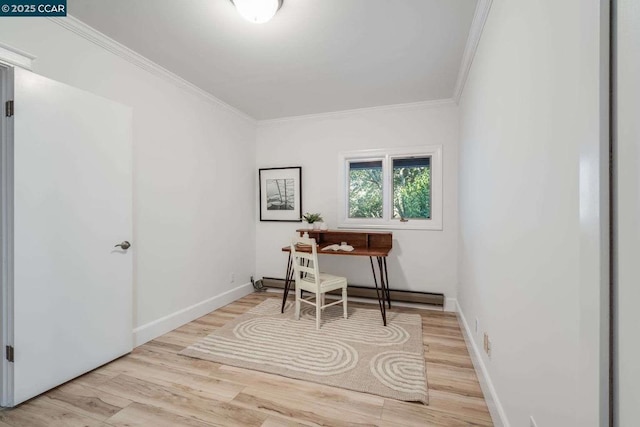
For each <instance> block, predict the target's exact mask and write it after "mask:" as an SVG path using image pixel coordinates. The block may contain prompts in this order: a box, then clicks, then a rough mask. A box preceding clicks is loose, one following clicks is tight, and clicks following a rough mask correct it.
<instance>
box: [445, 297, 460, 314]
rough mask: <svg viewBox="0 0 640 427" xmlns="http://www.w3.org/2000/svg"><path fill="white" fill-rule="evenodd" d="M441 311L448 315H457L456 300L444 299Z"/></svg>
mask: <svg viewBox="0 0 640 427" xmlns="http://www.w3.org/2000/svg"><path fill="white" fill-rule="evenodd" d="M443 311H448V312H450V313H457V312H458V300H457V299H455V298H449V297H445V299H444V308H443Z"/></svg>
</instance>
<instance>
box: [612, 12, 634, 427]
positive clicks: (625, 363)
mask: <svg viewBox="0 0 640 427" xmlns="http://www.w3.org/2000/svg"><path fill="white" fill-rule="evenodd" d="M615 19H616V21H617V28H616V29H615V34H616V37H617V43H616V47H617V55H616V56H617V59H616V62H617V64H616V71H615V76H616V79H617V82H616V86H617V90H616V103H615V108H616V117H617V127H616V131H615V132H616V142H615V144H616V151H615V156H616V176H615V178H614V180H615V181H614V182H615V184H616V189H617V200H616V205H615V209H616V217H615V221H616V228H617V232H616V249H615V250H616V255H617V256H616V266H617V278H616V281H615V283H616V291H615V293H616V298H615V300H614V302H615V308H616V312H615V313H616V314H615V322H616V327H617V328H616V329H617V331H616V332H617V334H616V343H615V347H614V352H615V353H614V354H615V355H616V357H617V358H616V359H615V362H614V363H615V365H616V373H615V385H614V393H615V397H616V403H615V409H616V417H615V426H616V427H625V426H633V425H637V424H638V420H640V405H638V402H640V364H639V363H638V361H639V360H640V339H638V325H640V311H639V310H638V302H639V301H640V286H638V280H639V279H638V278H639V277H640V263H639V262H638V252H639V250H638V248H639V247H640V222H639V221H638V218H640V169H638V165H640V144H639V141H640V121H638V112H639V111H640V98H638V93H640V80H638V75H639V73H640V44H638V40H640V4H639V3H638V2H637V1H635V0H618V1H617V11H616V17H615Z"/></svg>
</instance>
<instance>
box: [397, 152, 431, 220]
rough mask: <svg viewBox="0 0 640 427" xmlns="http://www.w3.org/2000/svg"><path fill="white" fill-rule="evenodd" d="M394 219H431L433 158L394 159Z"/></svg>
mask: <svg viewBox="0 0 640 427" xmlns="http://www.w3.org/2000/svg"><path fill="white" fill-rule="evenodd" d="M393 217H394V218H418V219H430V218H431V158H430V157H419V158H418V157H416V158H408V159H393Z"/></svg>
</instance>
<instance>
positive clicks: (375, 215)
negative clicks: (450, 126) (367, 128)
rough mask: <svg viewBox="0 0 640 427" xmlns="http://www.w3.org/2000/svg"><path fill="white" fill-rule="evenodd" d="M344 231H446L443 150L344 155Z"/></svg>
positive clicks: (355, 152)
mask: <svg viewBox="0 0 640 427" xmlns="http://www.w3.org/2000/svg"><path fill="white" fill-rule="evenodd" d="M340 169H341V171H342V176H341V178H340V191H341V197H340V200H341V207H340V212H341V213H340V224H339V226H340V227H343V228H394V229H431V230H441V229H442V147H441V146H424V147H411V148H403V149H391V150H365V151H352V152H345V153H341V154H340Z"/></svg>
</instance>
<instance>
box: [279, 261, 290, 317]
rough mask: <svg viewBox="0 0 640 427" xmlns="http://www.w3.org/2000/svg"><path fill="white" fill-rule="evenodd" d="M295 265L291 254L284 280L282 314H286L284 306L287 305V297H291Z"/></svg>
mask: <svg viewBox="0 0 640 427" xmlns="http://www.w3.org/2000/svg"><path fill="white" fill-rule="evenodd" d="M292 270H293V263H292V260H291V254H289V260H288V261H287V275H286V276H285V279H284V293H283V295H282V308H281V309H280V313H284V305H285V304H286V303H287V297H288V296H289V289H290V288H291V281H292V280H293V274H292V273H293V271H292Z"/></svg>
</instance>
